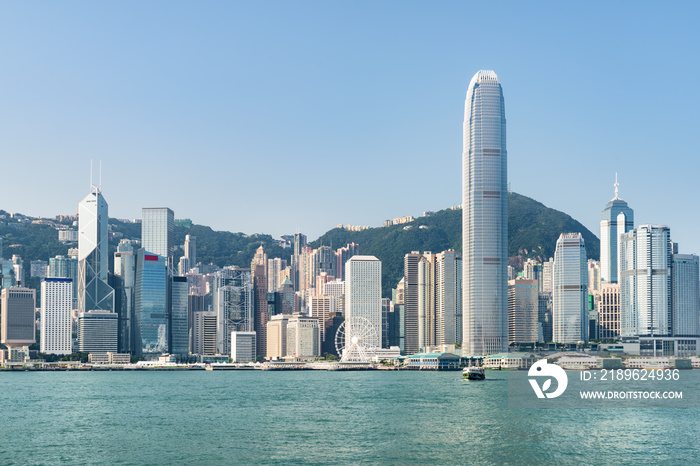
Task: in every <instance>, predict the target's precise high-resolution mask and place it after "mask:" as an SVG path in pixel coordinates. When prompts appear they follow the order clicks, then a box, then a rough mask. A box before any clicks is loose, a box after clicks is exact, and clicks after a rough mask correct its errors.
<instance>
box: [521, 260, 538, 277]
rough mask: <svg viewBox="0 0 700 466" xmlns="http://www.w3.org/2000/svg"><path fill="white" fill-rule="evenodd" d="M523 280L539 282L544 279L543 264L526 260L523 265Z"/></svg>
mask: <svg viewBox="0 0 700 466" xmlns="http://www.w3.org/2000/svg"><path fill="white" fill-rule="evenodd" d="M523 278H525V279H526V280H537V281H538V282H539V281H540V280H541V279H542V264H540V263H539V262H537V261H536V260H534V259H528V260H526V261H525V264H524V265H523Z"/></svg>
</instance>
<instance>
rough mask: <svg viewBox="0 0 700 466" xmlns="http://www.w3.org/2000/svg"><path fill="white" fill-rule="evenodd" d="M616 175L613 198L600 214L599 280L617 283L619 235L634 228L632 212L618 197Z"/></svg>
mask: <svg viewBox="0 0 700 466" xmlns="http://www.w3.org/2000/svg"><path fill="white" fill-rule="evenodd" d="M619 186H620V185H619V184H618V183H617V174H615V197H614V198H613V199H612V200H611V201H610V202H608V204H607V205H606V206H605V209H604V210H603V211H602V212H601V213H600V268H601V271H600V279H601V280H603V281H606V282H612V283H617V281H618V272H619V271H620V266H619V264H618V258H619V257H620V253H619V247H618V245H619V242H620V235H622V234H623V233H627V232H628V231H630V230H632V229H633V228H634V211H633V210H632V209H630V207H629V206H628V205H627V203H626V202H625V201H623V200H622V199H620V198H619V197H618V187H619Z"/></svg>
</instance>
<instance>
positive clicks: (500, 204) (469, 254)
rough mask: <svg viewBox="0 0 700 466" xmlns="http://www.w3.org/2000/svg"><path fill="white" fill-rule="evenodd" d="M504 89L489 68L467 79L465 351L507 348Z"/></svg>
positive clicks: (463, 163)
mask: <svg viewBox="0 0 700 466" xmlns="http://www.w3.org/2000/svg"><path fill="white" fill-rule="evenodd" d="M507 159H508V156H507V152H506V115H505V104H504V101H503V89H502V88H501V84H500V83H499V82H498V76H496V73H494V72H493V71H479V72H478V73H476V74H475V75H474V77H473V78H472V80H471V82H470V83H469V89H468V90H467V99H466V103H465V110H464V151H463V153H462V251H463V261H462V267H463V269H462V270H463V274H462V280H463V293H462V296H463V305H464V310H463V325H464V331H463V337H464V342H463V345H462V351H463V353H465V354H470V355H481V354H492V353H499V352H504V351H507V349H508V195H507V183H508V181H507Z"/></svg>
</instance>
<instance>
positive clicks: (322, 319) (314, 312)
mask: <svg viewBox="0 0 700 466" xmlns="http://www.w3.org/2000/svg"><path fill="white" fill-rule="evenodd" d="M334 301H335V298H334V297H333V296H325V295H318V296H312V297H311V299H310V300H309V315H310V316H311V317H316V318H317V319H318V322H319V327H320V328H321V343H322V344H323V343H324V342H325V341H326V340H327V339H334V338H335V335H331V334H329V333H328V332H327V331H328V328H329V327H330V326H331V324H332V320H331V314H333V313H335V306H334V304H335V302H334Z"/></svg>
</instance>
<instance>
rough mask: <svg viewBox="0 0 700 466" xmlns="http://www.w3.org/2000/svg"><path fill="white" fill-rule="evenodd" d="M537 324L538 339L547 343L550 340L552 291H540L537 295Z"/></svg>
mask: <svg viewBox="0 0 700 466" xmlns="http://www.w3.org/2000/svg"><path fill="white" fill-rule="evenodd" d="M537 298H538V299H537V302H538V306H537V324H538V327H539V330H538V334H539V337H540V338H539V341H540V342H541V343H548V342H550V341H552V293H551V292H540V293H538V296H537Z"/></svg>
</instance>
